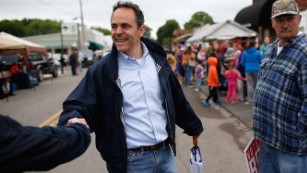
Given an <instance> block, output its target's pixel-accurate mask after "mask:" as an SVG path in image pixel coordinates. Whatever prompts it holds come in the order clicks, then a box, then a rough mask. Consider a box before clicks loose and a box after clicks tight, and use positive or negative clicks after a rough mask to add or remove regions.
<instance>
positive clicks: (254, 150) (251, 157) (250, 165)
mask: <svg viewBox="0 0 307 173" xmlns="http://www.w3.org/2000/svg"><path fill="white" fill-rule="evenodd" d="M259 151H260V141H259V140H258V139H255V138H252V140H251V141H250V142H249V143H248V144H247V146H246V148H245V149H244V155H245V160H246V163H247V169H248V172H249V173H258V168H259V164H258V157H259Z"/></svg>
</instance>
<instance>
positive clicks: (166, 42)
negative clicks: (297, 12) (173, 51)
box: [157, 19, 180, 46]
mask: <svg viewBox="0 0 307 173" xmlns="http://www.w3.org/2000/svg"><path fill="white" fill-rule="evenodd" d="M177 29H180V26H179V24H178V22H177V21H176V20H174V19H172V20H167V21H166V23H165V24H164V25H163V26H161V27H160V28H159V29H158V31H157V42H158V43H160V44H162V45H163V46H170V45H171V38H172V36H173V32H174V31H175V30H177Z"/></svg>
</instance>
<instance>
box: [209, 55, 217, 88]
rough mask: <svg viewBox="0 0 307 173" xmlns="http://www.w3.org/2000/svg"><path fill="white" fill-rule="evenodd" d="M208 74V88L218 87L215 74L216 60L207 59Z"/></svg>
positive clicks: (214, 58) (212, 58) (213, 58)
mask: <svg viewBox="0 0 307 173" xmlns="http://www.w3.org/2000/svg"><path fill="white" fill-rule="evenodd" d="M208 64H209V73H208V86H212V87H217V86H219V76H218V73H217V58H216V57H209V58H208Z"/></svg>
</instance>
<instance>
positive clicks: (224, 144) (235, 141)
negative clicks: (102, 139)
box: [0, 71, 251, 173]
mask: <svg viewBox="0 0 307 173" xmlns="http://www.w3.org/2000/svg"><path fill="white" fill-rule="evenodd" d="M84 73H85V71H83V74H84ZM83 74H81V75H79V76H74V77H73V76H71V75H70V73H66V74H64V75H60V76H59V78H57V79H54V80H53V81H51V80H46V81H44V82H43V83H41V84H40V85H39V86H38V87H37V88H36V90H35V91H34V90H30V89H27V90H18V91H17V92H16V96H13V97H11V98H10V99H9V102H6V101H5V100H0V110H1V113H3V114H9V115H11V116H12V117H14V118H15V119H17V120H19V121H20V122H22V123H23V124H25V125H35V126H39V125H41V124H42V123H43V122H46V120H47V119H48V118H50V117H52V116H54V115H55V114H57V113H58V112H59V111H61V103H62V101H63V100H64V99H65V98H66V97H67V95H68V94H69V92H70V91H71V90H72V89H73V88H74V87H75V86H76V85H77V83H78V82H79V81H80V79H81V78H82V76H83ZM183 89H184V92H185V94H186V96H187V98H188V100H189V101H190V104H191V106H192V107H193V108H194V110H195V112H196V113H197V115H198V116H199V117H200V119H201V121H202V122H203V125H204V127H205V132H204V133H203V134H202V135H201V136H200V139H199V144H200V147H201V151H202V155H203V158H204V160H205V162H206V163H205V172H207V173H233V172H236V173H245V172H247V171H246V170H247V168H246V165H245V161H244V158H243V148H244V147H245V146H246V144H247V143H248V141H249V139H250V138H251V128H250V126H248V125H246V123H245V122H242V121H241V120H240V119H239V118H238V116H237V115H236V114H234V112H229V110H227V109H225V108H226V107H223V106H218V107H211V108H208V107H204V106H202V105H201V104H200V100H201V99H202V98H204V97H205V95H203V94H202V93H201V92H195V91H194V89H193V88H188V87H183ZM47 124H48V123H47ZM94 137H95V135H94V134H92V141H93V142H92V143H91V146H90V148H89V149H88V150H87V152H86V153H85V154H84V155H82V156H81V157H79V158H77V159H75V160H74V161H72V162H70V163H67V164H64V165H61V166H59V167H57V168H55V169H53V170H51V171H48V172H49V173H72V172H73V173H79V172H80V173H83V172H89V173H96V172H97V173H106V172H107V171H106V169H105V163H104V162H103V161H102V159H101V157H100V156H99V153H98V152H97V150H96V148H95V139H94ZM176 142H177V156H176V162H177V167H178V172H179V173H188V172H190V168H189V156H190V148H191V147H192V138H191V137H188V136H187V135H185V134H183V131H182V129H180V128H177V131H176Z"/></svg>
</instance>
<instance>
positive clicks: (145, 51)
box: [119, 42, 149, 60]
mask: <svg viewBox="0 0 307 173" xmlns="http://www.w3.org/2000/svg"><path fill="white" fill-rule="evenodd" d="M141 45H142V49H143V55H142V58H141V59H143V58H144V57H146V56H147V55H148V54H149V51H148V48H147V47H146V45H145V44H144V43H143V42H141ZM119 56H120V57H123V58H125V60H129V59H133V60H135V58H131V57H129V56H128V55H127V54H125V53H124V52H119Z"/></svg>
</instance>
